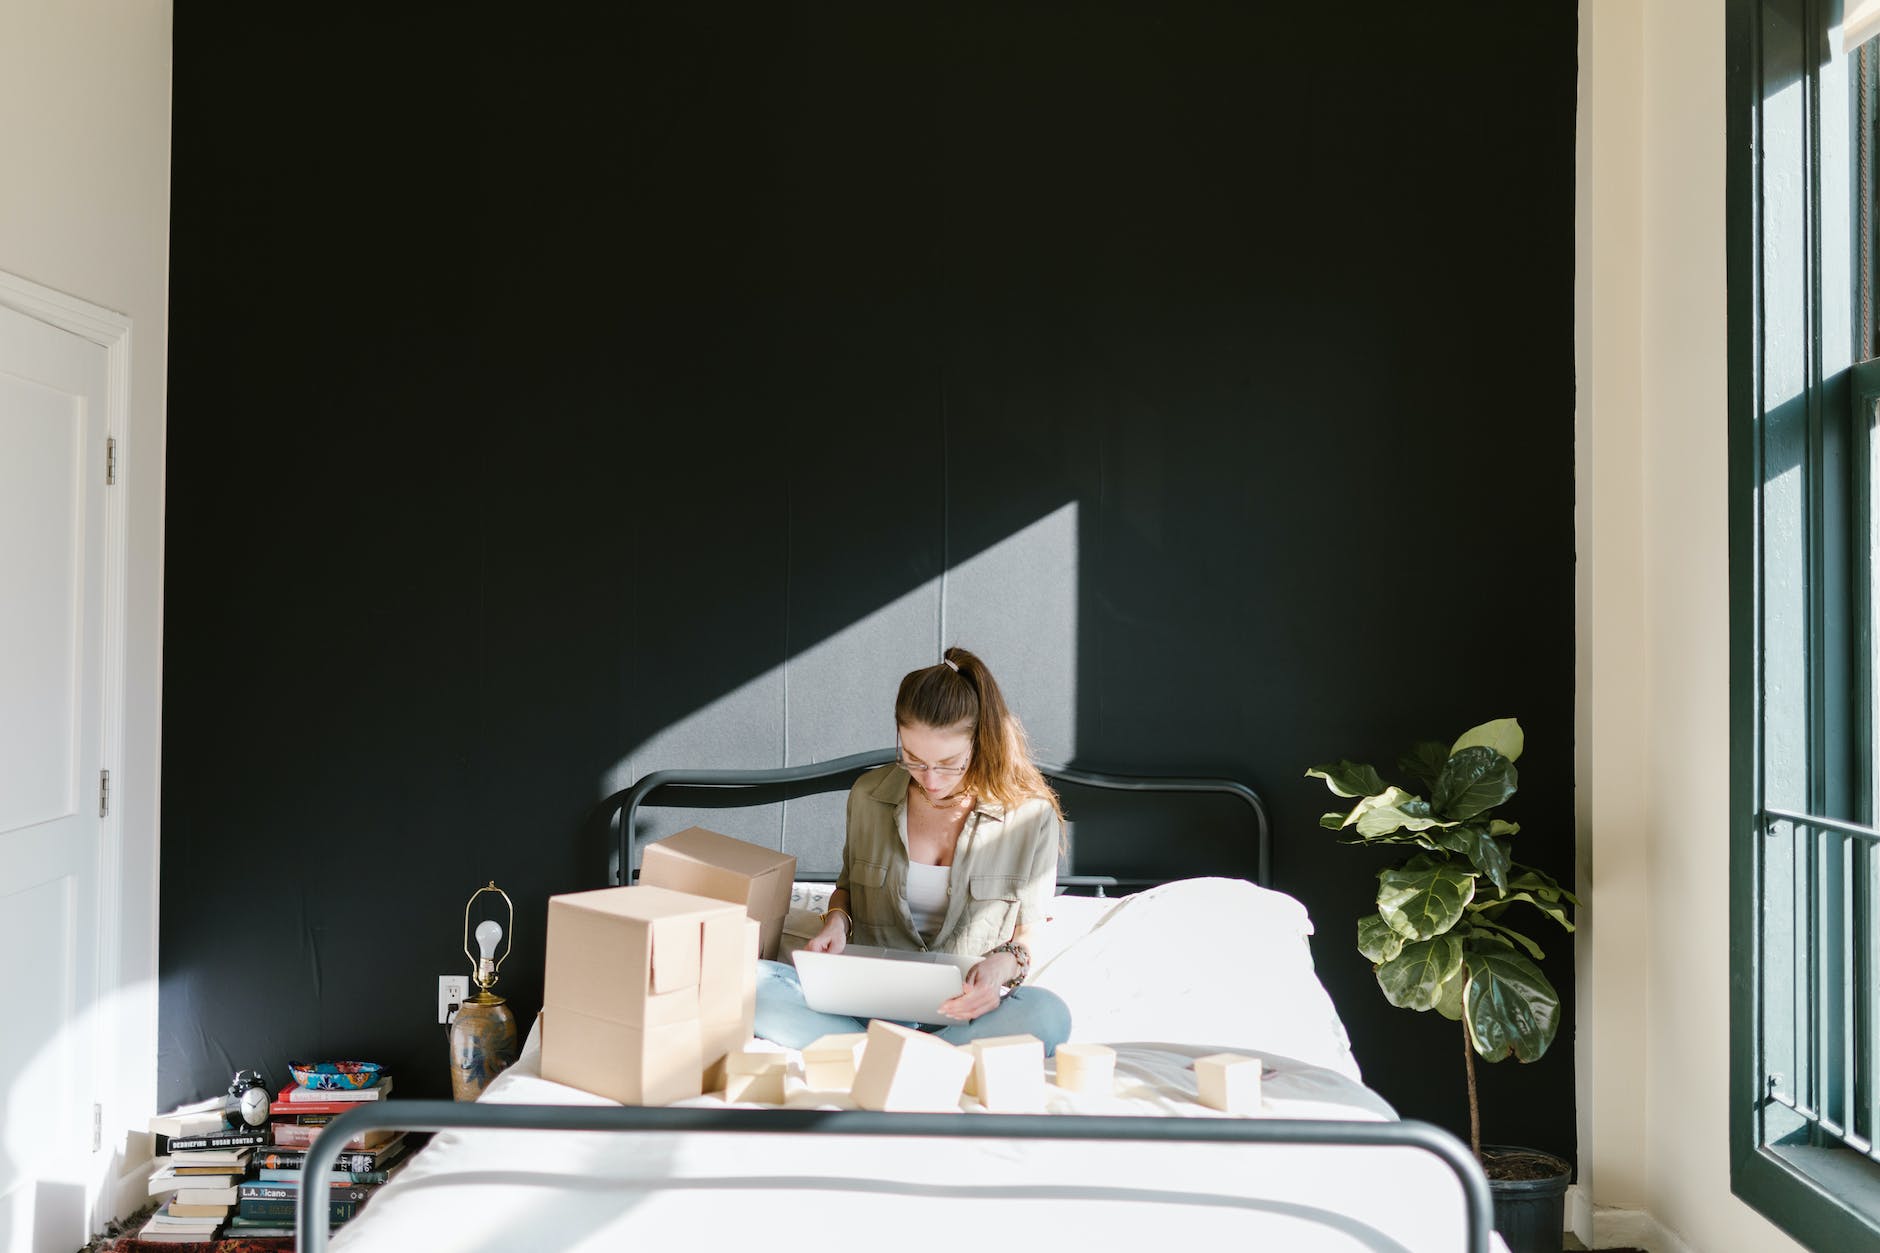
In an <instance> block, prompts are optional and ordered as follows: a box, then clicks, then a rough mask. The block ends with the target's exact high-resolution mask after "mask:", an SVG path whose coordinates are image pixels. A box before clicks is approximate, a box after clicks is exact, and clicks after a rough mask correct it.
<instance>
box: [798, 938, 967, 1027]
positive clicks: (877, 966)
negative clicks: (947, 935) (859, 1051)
mask: <svg viewBox="0 0 1880 1253" xmlns="http://www.w3.org/2000/svg"><path fill="white" fill-rule="evenodd" d="M792 960H793V961H795V962H796V973H797V977H798V978H799V979H800V980H801V981H802V983H803V999H804V1000H805V1001H806V1002H808V1004H809V1007H810V1008H811V1009H815V1010H820V1011H822V1012H823V1013H825V1014H847V1015H849V1016H850V1017H851V1018H881V1019H885V1020H886V1021H888V1022H917V1023H920V1024H922V1025H923V1026H932V1027H944V1026H951V1025H952V1024H953V1023H955V1022H956V1021H958V1020H957V1019H953V1018H945V1017H942V1016H941V1014H940V1006H941V1004H942V1003H944V1002H946V1001H949V1000H952V999H953V998H954V997H956V996H958V995H959V994H960V989H961V988H962V987H964V986H965V983H964V981H963V979H962V976H963V975H964V974H965V973H966V972H967V971H969V970H971V969H972V968H973V966H974V965H975V964H976V963H977V962H978V960H979V959H978V958H976V957H962V956H958V955H955V954H953V953H916V952H909V951H906V950H903V949H890V948H872V947H870V946H868V945H865V944H851V945H849V946H848V948H846V949H844V950H843V951H842V952H840V953H811V952H808V951H806V950H803V949H798V950H797V952H796V953H795V954H794V956H793V957H792Z"/></svg>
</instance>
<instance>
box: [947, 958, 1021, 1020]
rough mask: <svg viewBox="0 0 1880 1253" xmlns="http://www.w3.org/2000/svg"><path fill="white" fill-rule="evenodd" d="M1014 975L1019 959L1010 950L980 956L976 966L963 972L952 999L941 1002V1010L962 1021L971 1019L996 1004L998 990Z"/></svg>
mask: <svg viewBox="0 0 1880 1253" xmlns="http://www.w3.org/2000/svg"><path fill="white" fill-rule="evenodd" d="M1017 974H1018V959H1017V958H1016V957H1013V956H1012V955H1011V954H1010V953H994V954H992V955H991V956H990V957H984V958H981V959H980V962H979V964H978V965H977V966H974V967H973V968H972V969H971V970H969V971H967V972H966V986H965V988H963V989H962V990H961V991H960V994H959V995H958V996H956V997H954V998H953V999H952V1000H949V1001H943V1002H941V1004H940V1012H941V1013H942V1014H943V1015H945V1016H946V1017H948V1018H957V1019H959V1020H960V1021H961V1022H971V1021H972V1020H973V1019H975V1018H977V1017H979V1016H980V1015H981V1014H987V1013H991V1012H992V1011H993V1010H995V1009H997V1008H998V1007H999V989H1000V988H1002V987H1004V986H1005V985H1006V984H1007V983H1009V982H1011V981H1012V979H1013V978H1014V977H1016V976H1017Z"/></svg>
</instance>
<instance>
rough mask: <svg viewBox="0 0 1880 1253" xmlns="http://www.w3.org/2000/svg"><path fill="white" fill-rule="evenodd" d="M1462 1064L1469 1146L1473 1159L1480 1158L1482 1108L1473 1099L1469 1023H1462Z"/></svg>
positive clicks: (1473, 1088)
mask: <svg viewBox="0 0 1880 1253" xmlns="http://www.w3.org/2000/svg"><path fill="white" fill-rule="evenodd" d="M1462 1064H1463V1066H1464V1067H1465V1068H1466V1069H1467V1070H1468V1072H1469V1148H1471V1149H1472V1150H1474V1152H1475V1160H1476V1161H1478V1162H1479V1161H1481V1160H1482V1109H1481V1106H1479V1105H1478V1104H1476V1100H1475V1045H1474V1044H1473V1043H1471V1042H1470V1040H1469V1024H1468V1023H1467V1022H1464V1023H1463V1024H1462Z"/></svg>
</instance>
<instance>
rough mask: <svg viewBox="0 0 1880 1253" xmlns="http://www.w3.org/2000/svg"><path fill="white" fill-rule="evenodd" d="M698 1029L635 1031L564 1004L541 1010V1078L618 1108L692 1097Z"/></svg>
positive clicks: (696, 1092) (696, 1072) (686, 1025)
mask: <svg viewBox="0 0 1880 1253" xmlns="http://www.w3.org/2000/svg"><path fill="white" fill-rule="evenodd" d="M698 1049H699V1039H698V1025H697V1024H696V1023H692V1022H681V1023H675V1024H673V1025H671V1026H666V1027H649V1028H646V1029H643V1030H642V1029H639V1028H635V1027H629V1026H627V1025H626V1024H624V1023H619V1022H611V1021H609V1020H607V1019H605V1018H595V1017H593V1016H591V1015H588V1014H583V1013H582V1012H580V1011H579V1010H576V1009H570V1008H568V1007H567V1006H565V1005H556V1006H553V1007H549V1008H545V1009H543V1011H542V1076H543V1077H544V1078H547V1079H553V1080H554V1081H555V1082H557V1083H565V1084H567V1085H568V1086H569V1087H571V1088H580V1089H581V1090H583V1091H585V1092H592V1093H594V1094H595V1095H596V1096H604V1097H607V1098H608V1099H609V1100H614V1101H619V1102H620V1103H621V1104H622V1105H670V1104H672V1103H673V1102H674V1101H683V1100H685V1099H686V1098H687V1097H691V1096H697V1095H699V1094H700V1093H701V1092H702V1091H703V1090H704V1089H703V1088H702V1086H701V1085H700V1083H699V1051H698Z"/></svg>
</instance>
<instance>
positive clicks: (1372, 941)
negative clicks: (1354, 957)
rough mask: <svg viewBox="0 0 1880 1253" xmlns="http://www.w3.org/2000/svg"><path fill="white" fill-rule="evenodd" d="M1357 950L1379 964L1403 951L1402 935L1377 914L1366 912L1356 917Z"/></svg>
mask: <svg viewBox="0 0 1880 1253" xmlns="http://www.w3.org/2000/svg"><path fill="white" fill-rule="evenodd" d="M1358 951H1359V952H1360V953H1363V954H1364V955H1365V956H1366V957H1368V958H1370V959H1371V961H1372V962H1374V963H1380V964H1381V963H1383V962H1387V961H1389V960H1390V959H1391V958H1393V957H1395V956H1397V954H1399V953H1401V952H1403V937H1402V936H1401V935H1398V934H1397V933H1396V932H1395V931H1393V930H1391V927H1390V924H1389V923H1388V922H1385V921H1384V920H1383V919H1382V918H1381V917H1379V916H1378V915H1376V914H1366V915H1365V916H1364V917H1362V918H1360V919H1358Z"/></svg>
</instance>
